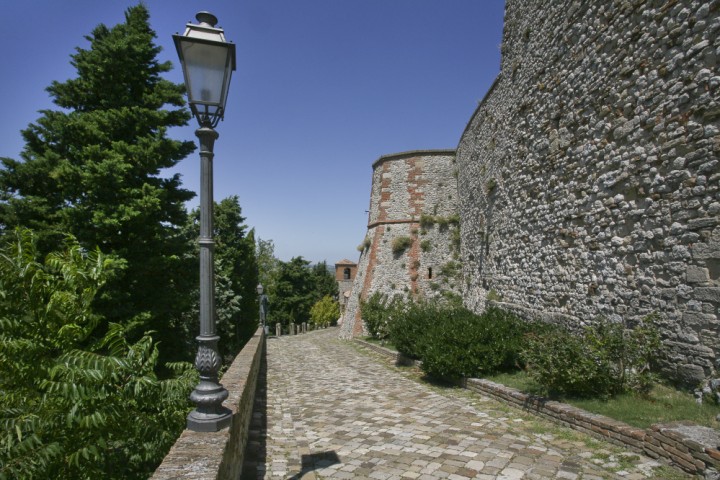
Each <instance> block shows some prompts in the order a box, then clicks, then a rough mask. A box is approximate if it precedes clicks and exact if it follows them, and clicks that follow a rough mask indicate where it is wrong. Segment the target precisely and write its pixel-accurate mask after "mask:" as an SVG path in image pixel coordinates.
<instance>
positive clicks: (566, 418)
mask: <svg viewBox="0 0 720 480" xmlns="http://www.w3.org/2000/svg"><path fill="white" fill-rule="evenodd" d="M355 342H357V343H359V344H361V345H363V346H365V347H367V348H369V349H371V350H373V351H375V352H377V353H380V354H381V355H385V356H387V357H390V358H392V359H394V360H395V363H396V364H403V360H402V359H403V356H402V355H401V354H400V353H398V352H395V351H393V350H390V349H388V348H385V347H382V346H380V345H376V344H373V343H370V342H365V341H362V340H359V339H356V340H355ZM418 363H419V362H417V361H415V364H416V365H417V364H418ZM461 384H462V386H463V387H464V388H467V389H469V390H473V391H475V392H477V393H480V394H483V395H487V396H489V397H492V398H494V399H496V400H500V401H502V402H503V403H507V404H510V405H512V406H516V407H519V408H521V409H523V410H526V411H530V412H532V413H534V414H536V415H539V416H541V417H545V418H547V419H549V420H551V421H553V422H556V423H561V424H563V425H565V426H568V427H571V428H573V429H575V430H579V431H582V432H585V433H588V434H590V435H592V436H595V437H599V438H602V439H604V440H608V441H610V442H612V443H615V444H617V445H621V446H623V447H629V448H631V449H633V450H635V451H637V452H640V453H643V454H645V455H648V456H650V457H653V458H662V459H665V460H668V461H670V462H671V463H673V464H675V465H676V466H678V467H680V468H682V469H683V470H685V471H687V472H690V473H693V474H699V475H704V476H705V478H708V479H715V478H720V475H718V470H719V469H720V450H719V448H720V433H718V432H717V431H716V430H714V429H711V428H707V427H701V426H698V425H695V424H692V423H690V422H673V423H668V424H657V425H653V426H652V427H650V428H649V429H642V428H637V427H632V426H630V425H627V424H626V423H623V422H620V421H618V420H614V419H612V418H608V417H605V416H603V415H599V414H595V413H590V412H586V411H585V410H581V409H579V408H577V407H573V406H572V405H567V404H565V403H561V402H556V401H553V400H548V399H546V398H543V397H538V396H535V395H530V394H527V393H523V392H520V391H518V390H515V389H514V388H510V387H506V386H505V385H501V384H499V383H495V382H491V381H489V380H483V379H478V378H468V379H465V380H464V381H463V382H461Z"/></svg>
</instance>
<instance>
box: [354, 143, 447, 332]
mask: <svg viewBox="0 0 720 480" xmlns="http://www.w3.org/2000/svg"><path fill="white" fill-rule="evenodd" d="M455 167H456V166H455V151H454V150H430V151H415V152H404V153H398V154H394V155H385V156H383V157H380V158H379V159H378V160H377V161H376V162H375V163H374V164H373V176H372V187H371V193H370V197H371V198H370V211H369V215H368V230H367V235H366V237H365V238H366V240H365V244H364V245H365V246H364V248H362V252H361V254H360V260H359V261H358V271H357V276H356V277H355V281H354V283H353V289H352V293H351V295H350V298H349V300H348V305H347V309H346V311H345V315H344V317H343V324H342V327H341V336H342V337H345V338H349V337H352V336H357V335H361V334H363V328H364V327H363V323H362V320H361V319H360V309H359V305H360V299H366V298H368V297H369V296H370V295H372V294H373V293H374V292H381V293H383V294H385V295H387V296H388V297H389V298H392V297H393V296H395V295H401V296H403V297H425V298H427V297H433V296H435V295H440V294H441V292H444V291H456V292H457V291H459V288H460V274H461V271H460V269H459V263H457V261H456V257H458V256H459V243H458V242H459V225H458V219H459V217H458V206H457V179H456V171H455ZM399 237H407V238H408V239H409V241H410V245H409V246H408V247H407V248H406V249H404V250H403V251H402V252H398V253H394V252H393V249H392V245H393V242H394V241H396V239H397V238H399Z"/></svg>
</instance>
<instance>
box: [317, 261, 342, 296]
mask: <svg viewBox="0 0 720 480" xmlns="http://www.w3.org/2000/svg"><path fill="white" fill-rule="evenodd" d="M312 273H313V277H314V278H313V280H314V283H315V292H316V296H317V297H318V299H321V298H323V297H331V298H337V296H338V284H337V280H335V275H333V274H332V273H331V272H330V270H329V269H328V266H327V262H325V261H324V260H323V261H322V262H319V263H316V264H315V265H313V267H312Z"/></svg>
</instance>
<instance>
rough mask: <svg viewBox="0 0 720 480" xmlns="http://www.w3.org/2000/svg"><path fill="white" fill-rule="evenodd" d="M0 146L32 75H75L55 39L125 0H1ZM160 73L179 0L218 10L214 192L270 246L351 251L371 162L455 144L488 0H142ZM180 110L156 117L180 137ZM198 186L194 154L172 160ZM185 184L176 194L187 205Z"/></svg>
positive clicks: (361, 226) (111, 17)
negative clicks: (232, 50) (223, 71)
mask: <svg viewBox="0 0 720 480" xmlns="http://www.w3.org/2000/svg"><path fill="white" fill-rule="evenodd" d="M3 3H4V4H3V14H4V18H5V22H4V23H3V26H2V28H0V44H2V45H5V46H6V48H4V49H3V58H2V75H1V76H0V93H1V94H2V99H3V102H2V105H3V108H2V109H0V157H11V158H16V159H17V158H19V154H20V151H21V150H22V149H23V140H22V137H21V135H20V130H22V129H24V128H26V127H27V125H28V124H30V123H32V122H35V121H36V120H37V118H38V117H39V114H38V113H37V112H38V110H41V109H52V108H55V107H54V105H53V104H52V102H51V100H50V98H49V96H48V94H47V93H46V92H45V88H46V87H47V86H48V85H50V83H51V82H52V81H53V80H59V81H63V80H66V79H68V78H72V77H74V76H75V71H74V69H73V68H72V66H71V65H70V55H71V54H72V53H73V52H74V51H75V48H76V47H82V48H87V47H88V46H89V43H88V42H87V41H86V40H85V39H84V36H85V35H88V34H89V33H90V32H91V31H92V29H93V28H94V27H95V26H96V25H98V24H99V23H104V24H106V25H108V26H112V25H115V24H117V23H120V22H122V21H123V20H124V12H125V10H126V8H128V7H129V6H132V5H134V4H136V3H137V2H134V1H129V0H113V1H98V0H73V1H57V0H23V1H21V2H20V1H16V2H3ZM145 4H146V5H147V7H148V8H149V10H150V20H151V25H152V28H153V29H154V30H155V32H156V34H157V40H156V42H157V44H158V45H160V46H162V47H163V51H162V53H161V54H160V59H161V60H171V61H172V62H173V64H174V65H175V68H174V69H173V71H172V72H170V73H168V74H167V76H166V78H168V79H170V80H172V81H174V82H177V83H179V82H182V72H181V71H180V69H179V67H178V65H179V62H178V61H177V54H176V53H175V48H174V46H173V43H172V37H171V36H172V35H173V34H174V33H178V32H179V33H182V32H183V31H184V26H185V23H187V22H188V21H193V22H194V21H195V13H197V12H198V11H200V10H208V11H210V12H211V13H213V14H215V15H216V16H217V17H218V19H219V26H221V27H223V28H224V29H225V36H226V39H228V40H230V41H233V42H234V43H235V44H236V45H237V71H236V72H235V74H234V76H233V81H232V84H231V87H230V95H229V101H228V105H227V109H226V115H225V121H224V122H221V123H220V125H219V126H218V128H217V130H218V132H219V134H220V138H219V139H218V140H217V142H216V144H215V166H214V168H215V184H214V188H215V200H216V201H219V200H220V199H222V198H225V197H228V196H230V195H238V196H239V198H240V205H241V206H242V209H243V215H244V216H245V217H246V218H247V224H248V225H249V226H251V227H255V229H256V233H257V236H258V237H260V238H262V239H271V240H273V242H274V243H275V254H276V256H278V257H279V258H280V259H282V260H289V259H290V258H291V257H294V256H300V255H301V256H303V257H304V258H306V259H308V260H310V261H312V262H317V261H322V260H327V262H328V263H330V264H334V263H335V262H336V261H338V260H341V259H344V258H347V259H350V260H352V261H357V259H358V255H359V254H358V251H357V250H356V247H357V245H358V244H360V242H361V241H362V239H363V237H364V235H365V231H366V227H367V213H366V210H368V207H369V200H370V181H371V174H372V167H371V165H372V163H373V162H374V161H375V160H377V158H378V157H380V156H381V155H386V154H391V153H397V152H402V151H407V150H422V149H446V148H455V147H456V146H457V143H458V141H459V139H460V135H461V134H462V131H463V129H464V128H465V125H466V124H467V122H468V121H469V119H470V116H471V115H472V113H473V111H474V110H475V108H476V107H477V103H478V101H480V100H481V99H482V98H483V96H484V95H485V92H486V91H487V90H488V88H489V87H490V85H491V84H492V82H493V80H494V79H495V77H496V75H497V73H498V71H499V65H500V42H501V39H502V22H503V13H504V1H503V0H227V1H217V0H216V1H205V2H198V1H190V0H146V1H145ZM195 128H196V126H195V121H194V120H193V124H192V125H191V126H189V127H187V128H179V129H175V130H172V131H171V132H170V135H171V136H172V137H173V138H177V139H192V140H194V139H195V135H194V130H195ZM176 171H177V172H179V173H181V174H182V176H183V183H184V186H185V188H188V189H190V190H193V191H196V192H198V191H199V158H198V156H197V153H196V154H193V155H191V156H190V157H188V158H186V159H185V160H183V161H182V162H181V163H180V165H179V166H178V167H177V169H176ZM198 202H199V199H198V198H197V197H196V198H195V200H193V201H192V202H190V204H189V207H192V208H194V207H196V206H197V204H198Z"/></svg>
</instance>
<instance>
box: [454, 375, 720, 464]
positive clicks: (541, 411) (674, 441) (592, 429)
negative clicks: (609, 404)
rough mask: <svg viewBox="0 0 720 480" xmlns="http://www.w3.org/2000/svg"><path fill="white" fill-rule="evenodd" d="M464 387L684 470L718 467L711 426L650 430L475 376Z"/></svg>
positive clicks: (668, 426)
mask: <svg viewBox="0 0 720 480" xmlns="http://www.w3.org/2000/svg"><path fill="white" fill-rule="evenodd" d="M465 388H467V389H469V390H473V391H475V392H478V393H482V394H484V395H487V396H489V397H493V398H495V399H498V400H501V401H503V402H505V403H509V404H511V405H515V406H517V407H520V408H522V409H523V410H529V411H532V412H533V413H535V414H537V415H539V416H541V417H545V418H548V419H550V420H552V421H555V422H559V423H562V424H564V425H567V426H570V427H572V428H574V429H575V430H580V431H582V432H585V433H589V434H590V435H593V436H598V437H602V438H603V439H606V440H609V441H611V442H613V443H615V444H619V445H622V446H628V447H631V448H633V449H634V450H636V451H639V452H642V453H644V454H646V455H648V456H650V457H653V458H664V459H666V460H669V461H670V462H672V463H673V464H675V465H677V466H679V467H680V468H682V469H683V470H685V471H687V472H690V473H694V474H705V475H706V478H718V477H717V476H715V475H716V474H717V470H718V468H720V451H719V450H718V446H719V444H720V434H718V432H717V431H715V430H714V429H711V428H707V427H701V426H699V425H695V424H693V423H690V422H672V423H669V424H657V425H653V426H652V427H650V428H649V429H642V428H636V427H631V426H630V425H627V424H625V423H623V422H620V421H618V420H614V419H612V418H608V417H605V416H603V415H598V414H595V413H589V412H586V411H585V410H581V409H579V408H576V407H573V406H571V405H567V404H565V403H560V402H555V401H552V400H548V399H546V398H543V397H537V396H534V395H529V394H527V393H523V392H520V391H518V390H515V389H514V388H510V387H506V386H505V385H500V384H498V383H494V382H491V381H489V380H482V379H478V378H469V379H467V380H466V381H465Z"/></svg>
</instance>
